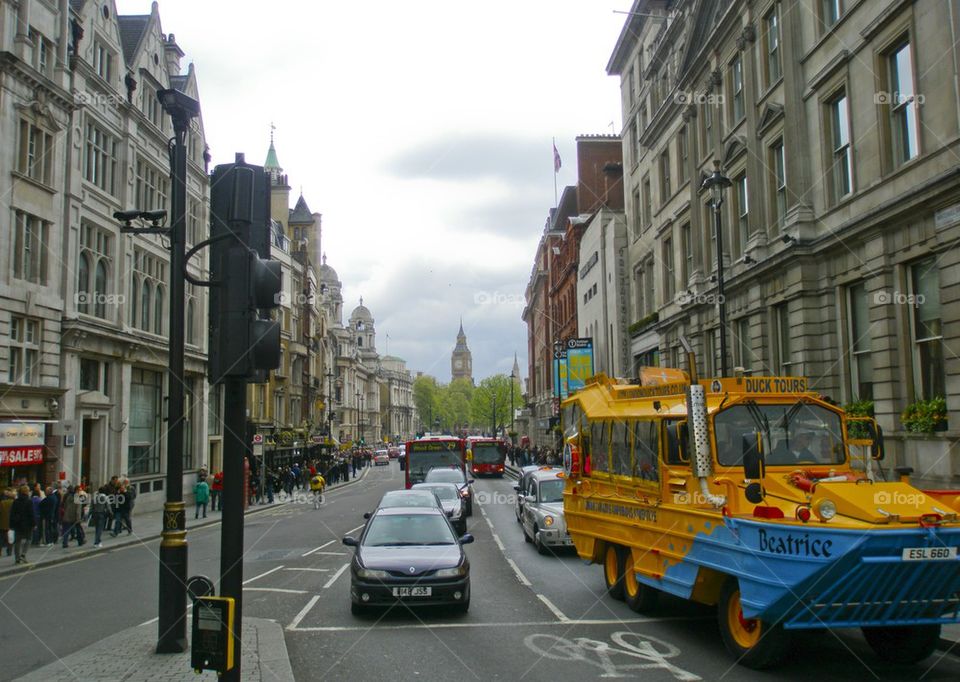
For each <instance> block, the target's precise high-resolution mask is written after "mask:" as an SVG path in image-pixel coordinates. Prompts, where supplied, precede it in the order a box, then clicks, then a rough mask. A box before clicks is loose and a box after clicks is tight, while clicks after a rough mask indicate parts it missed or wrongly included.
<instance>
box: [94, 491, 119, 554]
mask: <svg viewBox="0 0 960 682" xmlns="http://www.w3.org/2000/svg"><path fill="white" fill-rule="evenodd" d="M111 490H113V488H112V487H111V485H110V484H109V483H106V484H104V485H102V486H100V487H99V488H97V492H95V493H94V494H93V502H92V504H91V505H90V521H91V522H92V523H93V528H94V534H93V547H94V549H100V548H101V547H103V529H104V528H106V527H107V523H108V521H109V518H110V508H111V506H112V505H113V502H114V497H115V494H114V493H112V492H110V491H111Z"/></svg>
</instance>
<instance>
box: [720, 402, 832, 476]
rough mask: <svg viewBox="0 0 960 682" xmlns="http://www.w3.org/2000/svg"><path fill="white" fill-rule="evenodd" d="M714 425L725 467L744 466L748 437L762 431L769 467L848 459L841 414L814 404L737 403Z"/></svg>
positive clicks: (721, 460)
mask: <svg viewBox="0 0 960 682" xmlns="http://www.w3.org/2000/svg"><path fill="white" fill-rule="evenodd" d="M713 428H714V435H715V436H716V441H717V460H718V461H719V463H720V464H721V465H723V466H741V465H742V463H743V439H744V436H746V437H747V438H748V439H749V438H754V437H755V436H753V434H754V433H758V432H759V433H760V434H762V436H763V446H764V459H765V461H766V463H767V465H769V466H786V465H794V464H796V465H800V464H814V465H816V464H842V463H843V462H844V461H845V458H846V453H845V451H844V447H843V436H842V431H841V429H840V417H839V415H837V414H836V413H835V412H831V411H830V410H827V409H825V408H823V407H821V406H820V405H814V404H812V403H806V402H796V403H787V404H783V405H757V404H756V403H751V404H749V405H748V404H740V405H734V406H733V407H730V408H727V409H726V410H723V411H722V412H720V413H719V414H717V415H716V416H715V417H714V420H713Z"/></svg>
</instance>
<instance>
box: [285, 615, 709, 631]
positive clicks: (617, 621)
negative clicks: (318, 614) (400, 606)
mask: <svg viewBox="0 0 960 682" xmlns="http://www.w3.org/2000/svg"><path fill="white" fill-rule="evenodd" d="M710 619H711V618H710V617H686V616H680V617H677V618H611V619H604V620H599V619H598V620H568V621H559V620H543V621H527V622H519V623H405V624H403V625H384V624H382V623H381V624H377V625H374V626H370V625H325V626H319V627H307V628H299V627H298V628H291V627H288V628H287V629H288V630H292V631H294V632H369V631H370V630H372V629H375V630H440V629H454V628H531V627H551V626H557V625H562V626H564V627H571V626H574V625H627V624H630V623H654V622H657V623H661V622H663V621H701V620H710Z"/></svg>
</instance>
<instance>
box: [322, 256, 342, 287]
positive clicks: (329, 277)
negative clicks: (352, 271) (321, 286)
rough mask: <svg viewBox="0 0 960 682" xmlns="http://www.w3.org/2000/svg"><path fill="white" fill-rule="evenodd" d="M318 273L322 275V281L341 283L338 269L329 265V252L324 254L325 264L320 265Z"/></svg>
mask: <svg viewBox="0 0 960 682" xmlns="http://www.w3.org/2000/svg"><path fill="white" fill-rule="evenodd" d="M317 274H318V275H319V276H320V281H321V282H327V283H328V284H337V285H339V284H340V277H339V276H338V275H337V271H336V270H334V269H333V268H332V267H330V266H329V265H327V254H323V265H321V266H320V269H319V270H318V271H317Z"/></svg>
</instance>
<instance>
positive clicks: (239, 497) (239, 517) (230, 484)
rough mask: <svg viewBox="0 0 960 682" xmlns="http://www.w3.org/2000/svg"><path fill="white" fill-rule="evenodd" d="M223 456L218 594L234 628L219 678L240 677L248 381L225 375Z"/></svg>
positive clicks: (226, 680) (229, 681)
mask: <svg viewBox="0 0 960 682" xmlns="http://www.w3.org/2000/svg"><path fill="white" fill-rule="evenodd" d="M223 385H224V398H223V417H224V458H223V516H222V524H223V525H222V527H221V530H220V596H221V597H233V600H234V607H233V608H234V619H233V622H234V629H233V632H231V633H230V636H231V637H233V660H234V661H235V664H234V666H233V668H232V669H231V670H228V671H227V672H225V673H224V674H223V675H222V676H221V677H220V679H221V680H222V681H223V682H239V680H240V661H241V660H242V658H241V655H240V653H241V652H240V646H241V642H240V639H241V637H240V634H241V624H242V623H243V458H244V457H245V456H246V455H247V449H248V447H247V443H246V440H245V434H246V421H247V382H246V379H242V378H233V377H231V378H227V379H225V380H224V382H223Z"/></svg>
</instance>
